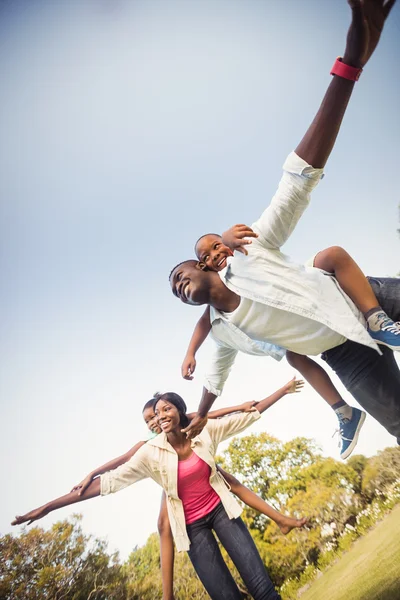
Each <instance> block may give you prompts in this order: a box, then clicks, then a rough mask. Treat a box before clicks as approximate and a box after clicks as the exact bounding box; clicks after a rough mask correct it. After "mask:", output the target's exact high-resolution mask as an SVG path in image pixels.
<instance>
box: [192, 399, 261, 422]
mask: <svg viewBox="0 0 400 600" xmlns="http://www.w3.org/2000/svg"><path fill="white" fill-rule="evenodd" d="M253 406H257V402H256V400H250V401H249V402H243V404H237V405H236V406H226V407H225V408H219V409H217V410H212V411H210V412H209V413H208V415H207V417H208V418H209V419H219V418H220V417H225V415H230V414H232V413H235V412H250V411H251V409H252V408H253ZM195 415H196V413H189V414H188V415H187V418H188V419H189V421H191V420H192V419H193V418H194V417H195Z"/></svg>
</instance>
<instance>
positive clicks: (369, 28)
mask: <svg viewBox="0 0 400 600" xmlns="http://www.w3.org/2000/svg"><path fill="white" fill-rule="evenodd" d="M395 1H396V0H348V3H349V5H350V8H351V10H352V13H353V18H352V22H351V25H350V29H349V32H348V34H347V42H346V50H345V53H344V56H343V62H344V63H345V64H347V65H351V66H353V67H364V65H366V63H367V62H368V60H369V59H370V57H371V55H372V53H373V52H374V50H375V48H376V46H377V44H378V42H379V38H380V37H381V33H382V30H383V26H384V24H385V21H386V19H387V17H388V15H389V13H390V11H391V9H392V7H393V5H394V3H395Z"/></svg>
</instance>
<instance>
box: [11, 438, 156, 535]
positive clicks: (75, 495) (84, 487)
mask: <svg viewBox="0 0 400 600" xmlns="http://www.w3.org/2000/svg"><path fill="white" fill-rule="evenodd" d="M144 444H145V442H138V443H137V444H135V445H134V446H133V447H132V448H131V449H130V450H128V452H126V453H125V454H122V455H121V456H118V457H117V458H114V459H113V460H110V461H109V462H107V463H105V464H104V465H102V466H101V467H98V468H97V469H95V470H94V471H92V472H91V473H89V475H87V476H86V477H85V479H84V480H83V481H82V482H81V483H80V484H78V485H76V486H75V487H74V488H73V489H72V490H71V491H70V493H69V494H65V495H64V496H60V497H59V498H56V499H55V500H51V501H50V502H48V503H47V504H44V505H43V506H40V507H39V508H35V509H34V510H31V511H30V512H28V513H26V514H25V515H21V516H16V517H15V519H14V521H13V522H12V523H11V525H21V524H22V523H26V522H28V525H30V524H31V523H33V521H37V520H38V519H42V518H43V517H45V516H46V515H48V514H49V513H50V512H52V511H53V510H57V509H58V508H64V506H70V505H71V504H75V503H76V502H81V501H82V500H89V499H90V498H95V497H96V496H100V477H99V475H102V474H103V473H106V472H107V471H113V470H114V469H116V468H117V467H119V466H120V465H122V464H124V463H126V462H127V461H128V460H129V459H130V458H132V456H133V455H134V454H135V453H136V452H137V451H138V450H139V448H141V447H142V446H143V445H144Z"/></svg>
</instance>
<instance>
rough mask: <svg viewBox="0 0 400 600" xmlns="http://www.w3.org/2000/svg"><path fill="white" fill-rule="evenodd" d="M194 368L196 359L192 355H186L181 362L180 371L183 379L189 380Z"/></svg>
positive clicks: (191, 377)
mask: <svg viewBox="0 0 400 600" xmlns="http://www.w3.org/2000/svg"><path fill="white" fill-rule="evenodd" d="M195 369H196V359H195V357H194V355H188V354H187V355H186V356H185V359H184V361H183V363H182V367H181V373H182V377H183V379H187V380H188V381H191V380H192V379H193V373H194V371H195Z"/></svg>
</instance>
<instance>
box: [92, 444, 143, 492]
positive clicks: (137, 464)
mask: <svg viewBox="0 0 400 600" xmlns="http://www.w3.org/2000/svg"><path fill="white" fill-rule="evenodd" d="M148 453H149V448H148V447H147V446H146V444H145V445H144V446H142V447H141V448H139V450H138V451H137V452H136V454H134V455H133V456H132V458H130V459H129V460H128V461H127V462H126V463H124V464H123V465H121V466H120V467H118V468H117V469H114V470H113V471H108V472H107V473H104V474H103V475H101V476H100V494H101V496H106V495H107V494H114V493H115V492H119V491H120V490H123V489H124V488H126V487H128V485H132V483H136V482H137V481H140V480H141V479H146V478H147V477H151V474H152V472H151V469H150V467H149V460H148Z"/></svg>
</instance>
